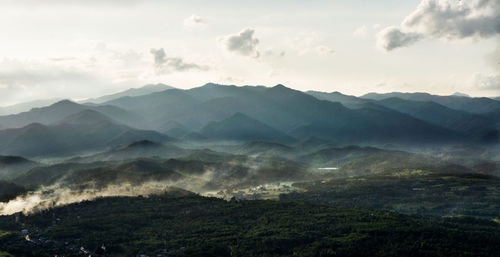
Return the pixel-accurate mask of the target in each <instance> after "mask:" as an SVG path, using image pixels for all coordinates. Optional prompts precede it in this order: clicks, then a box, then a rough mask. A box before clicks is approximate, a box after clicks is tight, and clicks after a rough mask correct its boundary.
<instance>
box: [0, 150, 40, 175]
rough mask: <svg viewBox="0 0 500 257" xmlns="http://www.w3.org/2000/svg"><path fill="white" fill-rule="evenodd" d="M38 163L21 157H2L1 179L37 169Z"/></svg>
mask: <svg viewBox="0 0 500 257" xmlns="http://www.w3.org/2000/svg"><path fill="white" fill-rule="evenodd" d="M36 165H37V163H36V162H34V161H31V160H28V159H26V158H23V157H20V156H2V155H0V179H3V178H7V177H9V176H12V175H14V174H16V173H18V172H20V171H24V170H27V169H29V168H32V167H35V166H36Z"/></svg>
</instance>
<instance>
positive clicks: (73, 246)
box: [0, 191, 500, 256]
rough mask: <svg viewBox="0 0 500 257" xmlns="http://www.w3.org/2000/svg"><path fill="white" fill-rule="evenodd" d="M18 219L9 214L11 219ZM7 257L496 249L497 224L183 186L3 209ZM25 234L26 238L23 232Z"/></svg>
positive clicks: (473, 252)
mask: <svg viewBox="0 0 500 257" xmlns="http://www.w3.org/2000/svg"><path fill="white" fill-rule="evenodd" d="M14 220H16V222H14ZM0 227H1V228H2V229H3V231H2V232H1V233H0V235H1V236H0V249H2V250H4V251H6V252H8V253H10V254H12V255H14V256H54V254H59V255H62V256H83V255H85V254H86V255H88V254H89V253H91V254H95V255H96V256H97V254H100V256H101V255H102V256H135V255H138V254H147V255H149V256H498V253H499V252H500V224H498V223H496V222H493V221H488V220H484V219H475V218H471V217H469V218H437V217H431V216H420V215H403V214H398V213H395V212H390V211H377V210H373V209H360V208H347V207H338V206H336V207H327V206H321V205H314V204H309V203H304V202H296V201H272V200H254V201H237V200H231V201H224V200H221V199H217V198H207V197H201V196H198V195H194V194H191V193H188V192H185V191H174V192H171V193H167V194H163V195H156V196H150V197H112V198H101V199H97V200H95V201H85V202H81V203H76V204H71V205H68V206H64V207H58V208H54V209H50V210H46V211H43V212H40V213H37V214H34V215H29V216H23V215H11V216H2V217H0ZM23 229H26V230H27V231H23V232H24V233H29V237H30V240H31V241H27V240H26V239H25V238H23V237H22V236H21V233H22V230H23Z"/></svg>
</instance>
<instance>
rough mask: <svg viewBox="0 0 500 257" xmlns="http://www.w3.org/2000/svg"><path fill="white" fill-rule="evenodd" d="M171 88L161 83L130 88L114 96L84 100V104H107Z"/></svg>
mask: <svg viewBox="0 0 500 257" xmlns="http://www.w3.org/2000/svg"><path fill="white" fill-rule="evenodd" d="M173 88H174V87H171V86H167V85H165V84H161V83H159V84H149V85H145V86H143V87H140V88H130V89H127V90H125V91H122V92H118V93H115V94H111V95H105V96H101V97H98V98H95V99H89V100H85V102H90V103H97V104H100V103H104V102H107V101H112V100H115V99H118V98H121V97H126V96H142V95H148V94H151V93H155V92H160V91H165V90H168V89H173Z"/></svg>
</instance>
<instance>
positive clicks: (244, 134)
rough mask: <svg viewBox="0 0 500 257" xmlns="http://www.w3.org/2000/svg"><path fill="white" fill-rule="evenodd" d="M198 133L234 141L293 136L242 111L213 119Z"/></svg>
mask: <svg viewBox="0 0 500 257" xmlns="http://www.w3.org/2000/svg"><path fill="white" fill-rule="evenodd" d="M200 133H201V134H202V135H204V136H206V137H208V138H210V139H217V140H235V141H255V140H263V141H271V142H292V141H294V139H293V138H291V137H290V136H287V135H286V134H284V133H283V132H280V131H278V130H276V129H274V128H272V127H270V126H268V125H266V124H264V123H262V122H260V121H258V120H256V119H253V118H251V117H249V116H247V115H245V114H243V113H236V114H234V115H233V116H231V117H229V118H227V119H225V120H222V121H213V122H210V123H209V124H207V125H206V126H204V127H203V128H202V129H201V130H200Z"/></svg>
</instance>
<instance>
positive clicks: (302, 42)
mask: <svg viewBox="0 0 500 257" xmlns="http://www.w3.org/2000/svg"><path fill="white" fill-rule="evenodd" d="M320 42H321V40H320V37H319V35H318V34H317V33H305V34H302V35H299V36H297V37H295V38H294V39H292V40H289V46H290V47H291V48H292V49H293V50H295V51H296V52H297V53H298V55H306V54H310V53H314V54H317V55H320V56H328V55H331V54H333V53H334V52H335V51H334V50H333V49H332V48H331V47H329V46H327V45H325V44H321V43H320Z"/></svg>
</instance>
